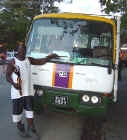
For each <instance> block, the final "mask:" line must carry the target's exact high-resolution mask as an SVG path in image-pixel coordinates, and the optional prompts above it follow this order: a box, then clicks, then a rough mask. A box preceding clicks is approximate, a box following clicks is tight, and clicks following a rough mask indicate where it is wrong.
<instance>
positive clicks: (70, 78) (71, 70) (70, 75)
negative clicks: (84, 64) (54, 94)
mask: <svg viewBox="0 0 127 140" xmlns="http://www.w3.org/2000/svg"><path fill="white" fill-rule="evenodd" d="M73 72H74V67H73V66H71V68H70V74H69V82H68V88H72V80H73Z"/></svg>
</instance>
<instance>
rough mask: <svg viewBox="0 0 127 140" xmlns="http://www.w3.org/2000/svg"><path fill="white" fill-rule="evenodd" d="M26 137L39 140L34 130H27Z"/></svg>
mask: <svg viewBox="0 0 127 140" xmlns="http://www.w3.org/2000/svg"><path fill="white" fill-rule="evenodd" d="M27 136H28V137H32V139H33V140H40V136H39V134H38V133H37V130H36V129H35V128H29V127H28V128H27Z"/></svg>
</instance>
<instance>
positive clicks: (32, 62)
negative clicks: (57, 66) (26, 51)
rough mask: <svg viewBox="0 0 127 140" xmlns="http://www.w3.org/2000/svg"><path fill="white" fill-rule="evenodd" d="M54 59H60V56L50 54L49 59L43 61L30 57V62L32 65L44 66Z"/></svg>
mask: <svg viewBox="0 0 127 140" xmlns="http://www.w3.org/2000/svg"><path fill="white" fill-rule="evenodd" d="M52 58H58V55H56V54H50V55H48V56H47V57H45V58H42V59H34V58H31V57H29V61H30V63H31V64H32V65H43V64H45V63H46V62H48V61H50V60H51V59H52Z"/></svg>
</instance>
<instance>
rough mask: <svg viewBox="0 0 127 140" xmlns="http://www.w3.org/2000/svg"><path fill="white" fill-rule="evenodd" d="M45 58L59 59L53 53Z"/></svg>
mask: <svg viewBox="0 0 127 140" xmlns="http://www.w3.org/2000/svg"><path fill="white" fill-rule="evenodd" d="M47 58H49V59H52V58H59V56H58V55H57V54H55V53H52V54H50V55H48V56H47Z"/></svg>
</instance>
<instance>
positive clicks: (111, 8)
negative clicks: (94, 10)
mask: <svg viewBox="0 0 127 140" xmlns="http://www.w3.org/2000/svg"><path fill="white" fill-rule="evenodd" d="M100 3H101V6H102V9H103V10H102V11H104V12H105V13H106V14H110V13H111V12H112V13H118V12H119V13H120V14H121V41H122V42H123V43H125V41H126V40H127V0H100ZM126 43H127V42H126Z"/></svg>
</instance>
